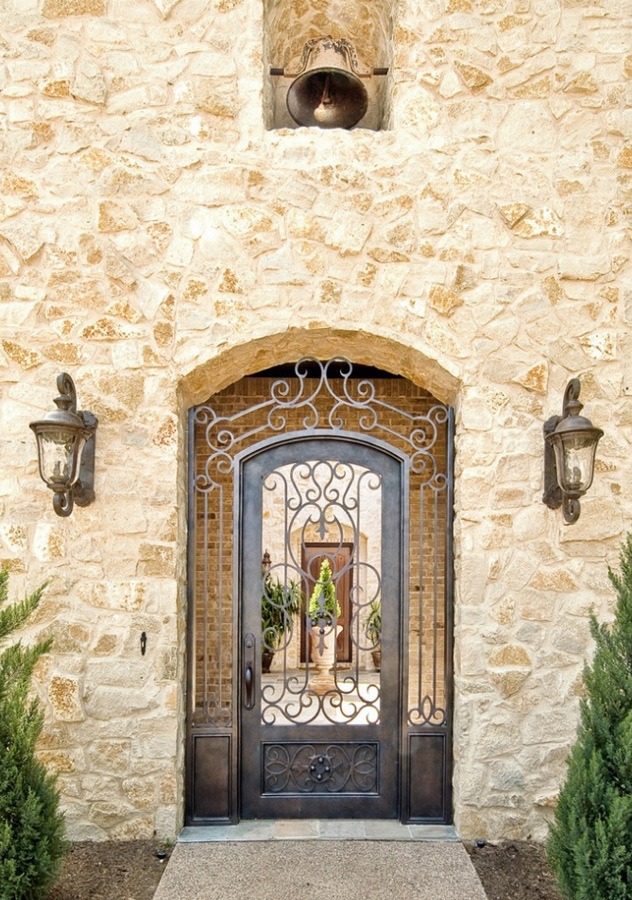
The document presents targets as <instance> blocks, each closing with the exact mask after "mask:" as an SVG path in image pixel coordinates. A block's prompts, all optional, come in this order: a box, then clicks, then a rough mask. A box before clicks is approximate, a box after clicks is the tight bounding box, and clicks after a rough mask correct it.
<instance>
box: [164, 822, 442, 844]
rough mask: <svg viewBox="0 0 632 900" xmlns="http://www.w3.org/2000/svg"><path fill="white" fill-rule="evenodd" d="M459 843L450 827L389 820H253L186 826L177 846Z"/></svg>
mask: <svg viewBox="0 0 632 900" xmlns="http://www.w3.org/2000/svg"><path fill="white" fill-rule="evenodd" d="M280 840H282V841H340V840H346V841H458V840H459V836H458V835H457V833H456V831H455V829H454V827H453V826H452V825H402V824H401V823H400V822H393V821H391V820H390V819H256V820H248V821H244V822H240V823H239V824H238V825H188V826H186V827H185V828H183V829H182V831H181V832H180V835H179V837H178V843H180V844H193V843H205V842H213V841H221V842H226V841H280Z"/></svg>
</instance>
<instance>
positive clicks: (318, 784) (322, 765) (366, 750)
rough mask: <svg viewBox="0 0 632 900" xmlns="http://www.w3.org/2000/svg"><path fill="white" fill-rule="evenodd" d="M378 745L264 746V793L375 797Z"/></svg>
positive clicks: (376, 791) (312, 744)
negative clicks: (370, 795) (373, 795)
mask: <svg viewBox="0 0 632 900" xmlns="http://www.w3.org/2000/svg"><path fill="white" fill-rule="evenodd" d="M378 767H379V744H377V743H352V742H348V743H340V744H328V743H322V744H316V743H311V744H299V743H296V744H290V743H283V744H264V745H263V785H262V793H263V794H264V795H265V794H277V795H278V794H297V793H299V794H377V793H378Z"/></svg>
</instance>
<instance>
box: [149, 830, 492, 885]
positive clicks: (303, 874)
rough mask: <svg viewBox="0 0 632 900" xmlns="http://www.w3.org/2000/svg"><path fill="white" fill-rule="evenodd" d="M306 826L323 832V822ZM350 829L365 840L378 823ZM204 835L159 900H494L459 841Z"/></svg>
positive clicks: (184, 853)
mask: <svg viewBox="0 0 632 900" xmlns="http://www.w3.org/2000/svg"><path fill="white" fill-rule="evenodd" d="M251 824H252V825H254V824H257V825H261V824H262V823H251ZM276 824H277V825H278V824H279V823H276ZM301 824H302V825H303V826H309V825H310V824H311V825H313V826H314V827H315V830H316V831H320V828H318V823H301ZM329 824H330V825H339V826H340V825H342V824H343V823H329ZM349 824H353V825H354V826H355V829H356V833H357V830H358V826H362V827H364V826H371V825H372V824H377V823H368V822H367V823H363V822H358V821H356V822H353V823H349ZM384 824H385V825H386V824H388V825H390V826H395V828H394V829H393V831H392V833H394V832H395V831H396V829H397V828H398V827H399V828H402V829H405V828H406V827H407V826H397V825H396V823H384ZM240 827H241V826H234V828H235V829H237V830H239V829H240ZM419 827H420V826H417V828H419ZM291 830H292V828H291V827H289V831H291ZM303 830H305V829H303ZM330 830H335V829H330ZM366 830H367V829H366V828H365V831H366ZM368 830H369V831H370V830H371V829H370V827H369V829H368ZM378 830H379V829H378ZM196 831H197V832H198V836H197V837H195V838H193V839H191V837H189V838H188V839H187V838H186V837H185V841H186V842H182V843H178V844H177V845H176V847H175V849H174V852H173V854H172V856H171V859H170V860H169V863H168V865H167V869H166V871H165V874H164V875H163V877H162V881H161V882H160V885H159V886H158V890H157V891H156V893H155V895H154V900H252V898H259V897H261V898H264V900H409V898H410V900H486V895H485V892H484V890H483V888H482V886H481V883H480V881H479V879H478V876H477V875H476V872H475V871H474V867H473V866H472V864H471V862H470V859H469V857H468V855H467V853H466V851H465V849H464V848H463V846H462V844H461V843H460V842H459V841H458V840H454V839H452V840H443V841H437V840H436V839H435V840H429V839H427V838H426V839H424V838H423V837H420V836H416V837H413V836H410V833H409V836H407V837H405V839H404V840H401V839H398V838H397V837H395V838H393V837H391V838H387V837H385V836H382V837H379V836H378V837H377V838H374V839H371V840H367V839H366V837H364V838H363V837H360V835H359V834H358V836H357V837H355V838H352V839H348V838H343V837H341V835H340V834H338V835H337V836H335V835H334V834H330V835H322V836H320V835H319V836H318V837H316V839H313V835H312V837H310V838H308V837H307V835H306V836H305V837H303V838H301V837H299V836H296V835H293V836H288V837H286V838H274V839H266V838H265V837H263V834H264V831H265V829H263V830H260V831H259V835H258V837H255V838H247V837H244V836H243V831H242V832H241V836H237V835H236V837H237V839H236V840H231V838H230V837H221V838H220V837H219V835H218V838H217V839H215V840H213V841H208V842H206V841H202V840H200V839H199V832H200V831H201V829H196ZM417 834H418V835H419V834H420V832H419V831H418V832H417Z"/></svg>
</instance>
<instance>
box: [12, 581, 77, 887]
mask: <svg viewBox="0 0 632 900" xmlns="http://www.w3.org/2000/svg"><path fill="white" fill-rule="evenodd" d="M44 587H45V585H42V587H40V588H38V589H37V590H36V591H35V592H34V593H33V594H31V596H30V597H26V598H25V599H24V600H22V601H20V602H18V603H14V604H12V605H10V606H6V603H7V599H8V592H9V573H8V571H6V570H4V571H2V572H0V647H3V649H2V650H1V651H0V900H38V898H41V897H45V896H46V894H47V893H48V889H49V888H50V887H51V886H52V884H53V882H54V880H55V879H56V877H57V875H58V873H59V869H60V866H61V861H62V858H63V855H64V852H65V842H64V822H63V816H62V814H61V813H60V812H59V809H58V806H59V794H58V792H57V789H56V786H55V779H54V777H53V776H51V775H49V774H48V773H47V771H46V769H45V768H44V766H43V765H42V763H41V762H39V760H38V759H37V758H36V756H35V744H36V741H37V739H38V737H39V735H40V732H41V730H42V725H43V722H44V715H43V713H42V711H41V709H40V707H39V704H38V702H37V700H32V699H29V696H28V692H29V687H30V683H31V676H32V674H33V669H34V668H35V664H36V663H37V660H38V659H39V658H40V656H41V655H42V654H43V653H46V652H47V651H48V650H49V649H50V641H42V642H39V643H37V644H33V645H31V646H22V643H21V642H20V641H18V642H17V643H14V644H10V645H8V646H5V644H6V641H5V639H6V638H7V637H8V636H9V635H11V634H12V633H13V632H15V631H16V630H17V629H18V628H20V627H21V626H22V625H23V624H24V622H26V620H27V619H28V617H29V615H30V614H31V613H32V612H33V610H34V609H35V608H36V607H37V605H38V604H39V602H40V598H41V596H42V592H43V590H44Z"/></svg>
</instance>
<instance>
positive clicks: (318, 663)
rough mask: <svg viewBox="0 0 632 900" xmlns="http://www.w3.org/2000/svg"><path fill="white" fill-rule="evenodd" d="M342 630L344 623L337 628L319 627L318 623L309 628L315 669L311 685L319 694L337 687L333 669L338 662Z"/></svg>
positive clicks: (313, 668) (313, 667)
mask: <svg viewBox="0 0 632 900" xmlns="http://www.w3.org/2000/svg"><path fill="white" fill-rule="evenodd" d="M341 631H342V625H336V627H335V628H333V627H331V626H330V627H329V628H327V627H325V628H319V626H318V625H313V626H312V627H311V628H310V630H309V632H310V635H309V636H310V645H311V657H312V671H313V675H310V679H309V687H310V690H312V691H315V692H316V693H317V694H324V693H325V692H326V691H331V690H333V689H334V688H335V687H336V683H335V678H334V674H333V669H334V664H335V662H336V644H337V641H338V635H339V634H340V632H341Z"/></svg>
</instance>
